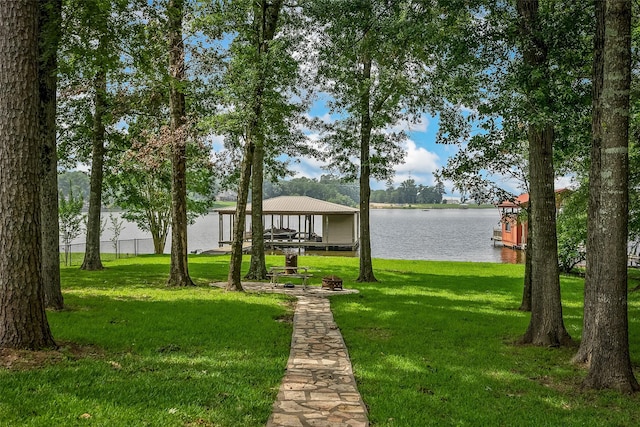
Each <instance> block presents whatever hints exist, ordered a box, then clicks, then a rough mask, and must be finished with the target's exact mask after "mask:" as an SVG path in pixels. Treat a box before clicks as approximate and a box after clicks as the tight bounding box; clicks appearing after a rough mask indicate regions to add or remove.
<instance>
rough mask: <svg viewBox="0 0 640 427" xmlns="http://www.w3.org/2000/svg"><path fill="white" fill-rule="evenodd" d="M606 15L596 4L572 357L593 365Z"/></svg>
mask: <svg viewBox="0 0 640 427" xmlns="http://www.w3.org/2000/svg"><path fill="white" fill-rule="evenodd" d="M604 12H605V2H604V1H597V2H595V18H596V27H595V36H594V38H593V44H594V46H593V53H594V55H593V69H592V83H591V84H592V87H591V95H592V97H591V99H592V101H591V102H592V108H591V166H590V170H589V208H588V210H587V212H588V214H587V269H586V272H585V280H584V311H583V319H582V340H581V341H580V348H578V352H577V353H576V355H575V356H574V357H573V359H572V361H573V362H574V363H580V364H585V365H587V366H589V365H590V364H591V348H592V346H593V338H594V337H593V334H594V328H595V325H594V321H595V314H594V310H595V304H596V300H597V294H596V292H595V291H596V286H595V284H596V283H598V282H600V281H602V280H603V277H602V271H601V270H600V267H599V265H598V261H597V260H598V257H599V256H601V255H599V254H598V253H597V247H598V245H599V242H600V241H602V240H604V239H607V236H605V235H603V230H602V229H601V228H600V227H599V226H598V224H599V223H600V221H601V219H600V218H599V217H598V216H599V212H600V169H601V164H600V149H601V148H602V121H601V120H602V103H601V97H602V73H603V67H604V62H603V53H604Z"/></svg>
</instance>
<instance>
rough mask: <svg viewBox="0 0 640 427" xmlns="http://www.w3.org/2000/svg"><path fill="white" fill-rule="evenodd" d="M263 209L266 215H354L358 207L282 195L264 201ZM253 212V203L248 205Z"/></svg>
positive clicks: (229, 209)
mask: <svg viewBox="0 0 640 427" xmlns="http://www.w3.org/2000/svg"><path fill="white" fill-rule="evenodd" d="M262 210H263V213H264V214H265V215H266V214H268V215H329V214H331V215H347V214H348V215H353V214H356V213H358V212H359V210H358V209H356V208H352V207H349V206H344V205H339V204H337V203H331V202H325V201H324V200H318V199H314V198H313V197H308V196H280V197H274V198H271V199H265V200H263V201H262ZM235 211H236V208H235V206H232V207H228V208H221V209H216V212H220V213H228V214H232V213H234V212H235ZM247 213H249V214H250V213H251V203H249V204H248V205H247Z"/></svg>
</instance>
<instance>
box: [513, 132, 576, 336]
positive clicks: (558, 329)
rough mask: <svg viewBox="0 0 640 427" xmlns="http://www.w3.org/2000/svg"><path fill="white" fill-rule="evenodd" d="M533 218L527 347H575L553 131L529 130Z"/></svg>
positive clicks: (526, 334) (528, 247) (529, 248)
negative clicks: (567, 317)
mask: <svg viewBox="0 0 640 427" xmlns="http://www.w3.org/2000/svg"><path fill="white" fill-rule="evenodd" d="M529 153H530V154H529V167H530V175H531V178H530V186H531V188H530V200H532V201H533V203H532V204H531V207H530V208H531V217H530V219H529V223H530V224H531V229H530V230H529V234H530V235H531V236H532V237H533V239H532V241H531V242H529V243H528V244H527V249H528V250H530V251H531V321H530V322H529V327H528V329H527V332H526V333H525V335H524V337H523V338H522V342H523V343H527V344H534V345H543V346H552V347H557V346H561V345H568V344H570V343H571V337H570V336H569V334H568V333H567V331H566V329H565V327H564V322H563V319H562V302H561V299H560V277H559V269H558V244H557V236H556V203H555V192H554V189H553V182H554V179H553V178H554V172H553V128H552V127H550V126H549V127H547V128H546V129H544V130H542V131H540V130H538V129H536V128H535V127H534V126H531V127H530V128H529Z"/></svg>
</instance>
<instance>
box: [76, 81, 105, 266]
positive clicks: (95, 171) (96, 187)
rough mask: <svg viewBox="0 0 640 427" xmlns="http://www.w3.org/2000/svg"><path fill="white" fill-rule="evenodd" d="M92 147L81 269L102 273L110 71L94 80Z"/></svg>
mask: <svg viewBox="0 0 640 427" xmlns="http://www.w3.org/2000/svg"><path fill="white" fill-rule="evenodd" d="M93 84H94V91H95V95H94V96H95V100H94V104H95V105H94V109H95V110H94V113H93V135H92V138H93V141H92V142H93V148H92V151H91V178H90V179H91V181H90V184H89V185H90V190H89V212H88V215H87V236H86V245H85V246H86V247H85V252H84V261H83V262H82V266H80V268H81V269H82V270H102V268H103V267H102V261H101V260H100V228H101V226H102V222H101V218H100V213H101V210H102V180H103V179H102V178H103V174H104V170H103V169H104V151H105V150H104V141H105V126H104V115H105V113H106V112H107V72H106V71H105V70H104V69H100V70H98V72H97V74H96V76H95V78H94V82H93Z"/></svg>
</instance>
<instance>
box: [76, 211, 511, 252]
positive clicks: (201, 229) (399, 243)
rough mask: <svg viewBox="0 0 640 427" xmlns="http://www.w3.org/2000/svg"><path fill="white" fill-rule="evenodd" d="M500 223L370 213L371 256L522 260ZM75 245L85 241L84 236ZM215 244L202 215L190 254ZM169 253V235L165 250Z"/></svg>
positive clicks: (487, 215) (211, 220)
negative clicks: (498, 235) (502, 235)
mask: <svg viewBox="0 0 640 427" xmlns="http://www.w3.org/2000/svg"><path fill="white" fill-rule="evenodd" d="M116 215H117V214H116ZM103 218H108V214H105V213H103ZM499 220H500V216H499V214H498V210H497V209H430V210H428V211H423V210H420V209H372V210H371V251H372V255H373V257H374V258H387V259H417V260H448V261H482V262H498V263H500V262H509V263H515V262H522V259H521V258H522V253H521V252H519V251H514V250H511V249H507V248H501V247H494V246H493V242H492V241H491V236H492V232H493V229H494V228H495V227H498V226H499ZM292 221H293V220H292ZM295 221H297V217H296V219H295ZM292 224H293V222H292ZM107 227H108V226H107ZM318 231H319V232H320V233H321V230H318ZM111 235H112V232H111V231H110V230H109V229H105V231H104V233H103V236H102V240H108V239H110V237H111ZM150 237H151V236H150V235H149V234H148V233H146V232H143V231H141V230H140V229H138V227H137V226H136V225H135V224H132V223H125V227H124V230H123V231H122V233H121V234H120V239H123V240H124V239H147V238H150ZM76 242H78V243H80V242H84V237H81V238H79V239H77V240H76ZM217 246H218V214H217V213H211V214H208V215H206V216H203V217H200V218H198V219H197V220H196V222H195V223H194V224H193V225H191V226H189V228H188V250H189V251H195V250H198V251H202V250H207V249H212V248H216V247H217ZM170 249H171V237H170V236H169V238H168V239H167V245H166V247H165V252H166V253H168V252H169V251H170ZM344 255H346V254H344Z"/></svg>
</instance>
